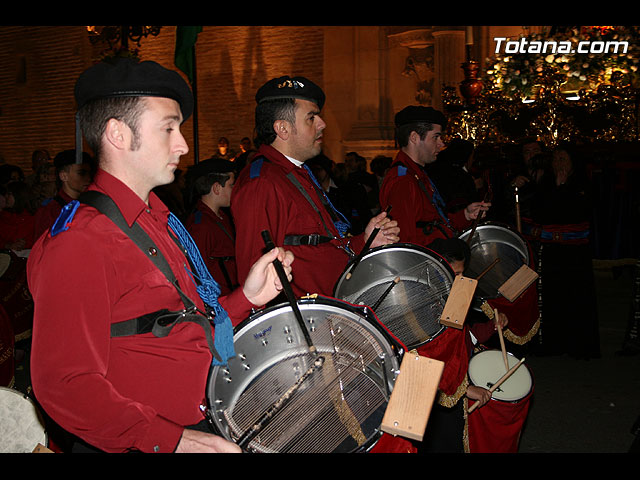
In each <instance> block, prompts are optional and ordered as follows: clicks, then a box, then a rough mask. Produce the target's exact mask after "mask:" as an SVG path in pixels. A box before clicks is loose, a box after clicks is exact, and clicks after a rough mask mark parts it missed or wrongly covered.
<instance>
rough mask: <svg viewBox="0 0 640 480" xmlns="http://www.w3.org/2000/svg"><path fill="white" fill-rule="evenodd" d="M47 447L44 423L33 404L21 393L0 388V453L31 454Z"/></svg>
mask: <svg viewBox="0 0 640 480" xmlns="http://www.w3.org/2000/svg"><path fill="white" fill-rule="evenodd" d="M38 443H40V444H42V445H43V446H47V435H46V433H45V428H44V421H43V419H42V416H41V415H40V412H39V411H38V409H37V407H36V406H35V404H34V403H33V402H32V401H31V400H30V399H29V398H26V397H25V396H24V395H23V394H22V393H20V392H18V391H16V390H12V389H10V388H6V387H0V453H31V452H33V450H34V449H35V448H36V446H37V445H38Z"/></svg>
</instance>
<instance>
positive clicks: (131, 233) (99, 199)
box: [78, 190, 195, 310]
mask: <svg viewBox="0 0 640 480" xmlns="http://www.w3.org/2000/svg"><path fill="white" fill-rule="evenodd" d="M78 201H80V202H81V203H85V204H87V205H91V206H92V207H94V208H96V209H97V210H98V211H99V212H101V213H103V214H104V215H106V216H107V217H109V219H111V221H112V222H113V223H115V224H116V226H118V227H119V228H120V229H121V230H122V231H123V232H124V233H125V234H126V235H127V236H128V237H129V238H130V239H131V240H132V241H133V242H134V243H135V244H136V245H137V246H138V248H140V250H142V252H143V253H144V254H145V256H146V257H147V258H148V259H149V260H151V261H152V262H153V263H154V265H156V267H158V268H159V269H160V271H161V272H162V273H164V275H165V276H166V277H167V279H168V280H169V282H170V283H171V284H172V285H173V286H174V287H175V288H176V289H177V291H178V294H179V295H180V298H181V299H182V303H183V304H184V306H185V309H186V310H192V309H193V308H194V307H195V303H194V302H193V300H191V299H190V298H189V297H188V296H187V295H186V294H185V293H184V292H183V291H182V289H180V287H179V286H178V281H177V280H176V277H175V275H174V274H173V271H172V270H171V268H170V267H169V264H168V263H167V260H166V259H165V257H164V255H162V252H160V250H159V249H158V247H157V246H156V244H155V243H154V242H153V240H151V238H149V235H147V233H146V232H145V231H144V230H143V229H142V227H140V225H138V224H137V223H134V224H133V225H132V226H131V227H129V225H128V224H127V222H126V220H125V219H124V217H123V216H122V213H121V212H120V209H119V208H118V206H117V205H116V204H115V202H114V201H113V200H112V199H111V197H109V196H108V195H105V194H103V193H100V192H97V191H95V190H89V191H86V192H83V193H82V194H81V195H80V197H79V198H78Z"/></svg>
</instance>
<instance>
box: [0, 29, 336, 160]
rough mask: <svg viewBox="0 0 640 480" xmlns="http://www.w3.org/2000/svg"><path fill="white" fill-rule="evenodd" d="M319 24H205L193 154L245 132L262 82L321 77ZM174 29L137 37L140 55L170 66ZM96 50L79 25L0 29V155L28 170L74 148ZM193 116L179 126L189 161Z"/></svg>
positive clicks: (249, 128) (210, 150)
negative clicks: (41, 154) (45, 156)
mask: <svg viewBox="0 0 640 480" xmlns="http://www.w3.org/2000/svg"><path fill="white" fill-rule="evenodd" d="M323 44H324V33H323V28H322V27H312V26H280V27H278V26H264V27H263V26H205V27H204V28H203V31H202V33H201V34H200V35H199V37H198V43H197V69H198V76H197V95H198V132H199V135H198V138H199V142H198V145H199V158H200V159H204V158H207V157H208V156H210V155H211V154H212V153H213V152H214V150H215V148H216V147H217V141H218V138H219V137H221V136H226V137H227V138H229V141H230V142H231V146H232V148H234V149H237V148H238V147H237V146H238V144H239V142H240V139H241V138H242V137H244V136H249V137H251V136H252V132H253V109H254V105H255V101H254V95H255V92H256V90H257V88H258V87H259V86H260V85H262V84H263V83H264V82H265V81H266V80H268V79H270V78H273V77H276V76H280V75H284V74H290V75H304V76H306V77H308V78H310V79H313V80H314V81H316V82H318V83H322V80H323V78H322V77H323V59H324V52H323ZM174 47H175V27H172V26H165V27H163V28H162V30H161V33H160V35H159V36H158V37H153V38H148V39H145V40H143V41H142V43H141V47H140V49H139V55H140V57H141V58H142V59H143V60H155V61H157V62H159V63H162V64H163V65H165V66H167V67H170V68H174V67H173V52H174ZM98 53H99V48H98V47H93V46H92V45H91V44H90V42H89V40H88V39H87V35H86V31H85V29H84V27H82V26H55V27H46V26H29V27H21V26H0V86H1V88H0V156H2V157H3V158H4V160H5V161H6V162H7V163H12V164H17V165H19V166H21V167H22V168H24V169H25V172H26V173H29V171H30V161H31V153H32V152H33V150H35V149H38V148H45V149H47V150H49V152H50V153H51V155H52V156H53V155H55V153H57V152H59V151H60V150H63V149H67V148H73V147H74V112H75V105H74V100H73V85H74V84H75V80H76V78H77V77H78V75H79V74H80V73H81V72H82V71H83V70H84V69H85V68H86V67H87V66H89V65H90V64H91V63H92V61H93V59H94V58H95V56H97V55H98ZM193 130H194V129H193V119H190V120H188V121H187V122H186V123H185V124H184V126H183V132H184V135H185V138H186V139H187V142H188V143H189V144H190V146H191V147H192V148H191V151H190V152H189V154H188V155H186V156H185V157H184V159H183V162H182V166H187V165H190V164H192V163H193V145H194V136H193Z"/></svg>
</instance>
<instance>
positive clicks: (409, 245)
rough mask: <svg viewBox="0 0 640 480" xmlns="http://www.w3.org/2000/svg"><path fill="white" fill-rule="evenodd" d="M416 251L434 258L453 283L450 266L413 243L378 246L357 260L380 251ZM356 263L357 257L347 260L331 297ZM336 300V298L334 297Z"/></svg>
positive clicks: (433, 253) (437, 254)
mask: <svg viewBox="0 0 640 480" xmlns="http://www.w3.org/2000/svg"><path fill="white" fill-rule="evenodd" d="M396 249H397V250H417V251H419V252H421V253H425V254H427V255H428V256H430V257H435V260H437V261H438V263H440V264H442V266H443V267H444V268H445V269H446V270H447V272H448V273H449V274H450V275H451V281H452V282H453V278H454V277H455V272H454V271H453V268H452V267H451V265H450V264H449V262H447V261H446V260H445V259H444V258H443V257H442V256H441V255H440V254H439V253H438V252H436V251H435V250H431V249H430V248H428V247H423V246H422V245H418V244H415V243H408V242H404V243H403V242H398V243H390V244H388V245H380V246H378V247H374V248H371V249H369V250H368V251H367V252H366V253H365V254H364V255H363V256H362V258H361V259H360V260H359V261H360V262H361V261H362V260H364V259H366V258H368V257H370V256H372V255H374V254H377V253H379V252H381V251H384V250H396ZM356 261H357V257H354V258H352V259H350V260H349V263H347V266H346V267H345V268H344V270H343V271H342V273H341V274H340V277H338V281H336V284H335V285H334V287H333V295H334V296H335V295H336V293H337V292H336V290H337V288H338V285H340V283H341V282H342V280H343V278H344V277H345V276H346V274H347V273H349V270H351V266H352V265H353V264H354V262H356ZM336 298H337V297H336Z"/></svg>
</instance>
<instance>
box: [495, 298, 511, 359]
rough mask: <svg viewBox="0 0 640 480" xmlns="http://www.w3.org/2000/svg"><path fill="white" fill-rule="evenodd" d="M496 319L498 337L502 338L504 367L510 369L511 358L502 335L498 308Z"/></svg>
mask: <svg viewBox="0 0 640 480" xmlns="http://www.w3.org/2000/svg"><path fill="white" fill-rule="evenodd" d="M493 312H494V317H493V318H494V319H495V321H496V327H498V338H499V339H500V348H501V349H502V358H503V359H504V368H505V370H509V360H508V359H507V349H506V347H505V346H504V336H503V335H502V327H501V326H500V321H499V320H498V309H497V308H495V309H494V310H493Z"/></svg>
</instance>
